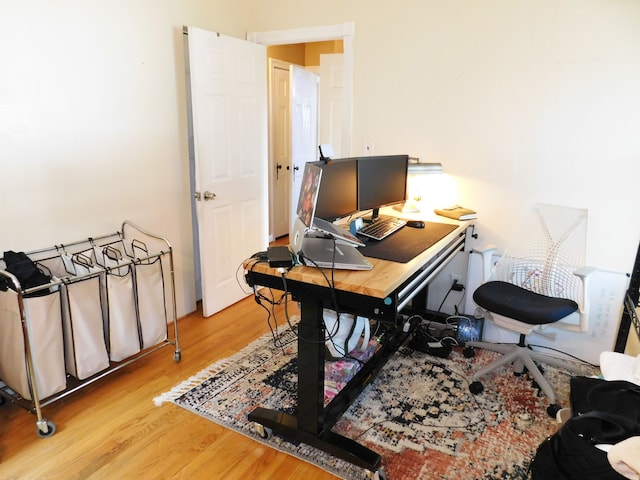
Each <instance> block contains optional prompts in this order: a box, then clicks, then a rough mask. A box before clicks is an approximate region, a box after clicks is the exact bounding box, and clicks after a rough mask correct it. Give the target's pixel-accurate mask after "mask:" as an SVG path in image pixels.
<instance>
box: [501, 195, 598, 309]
mask: <svg viewBox="0 0 640 480" xmlns="http://www.w3.org/2000/svg"><path fill="white" fill-rule="evenodd" d="M587 216H588V215H587V210H585V209H580V208H571V207H562V206H556V205H545V204H536V205H535V206H534V207H533V208H532V209H531V211H530V212H529V213H528V214H527V215H526V216H525V217H524V218H523V220H522V224H521V225H520V228H519V229H518V230H517V232H516V234H515V235H514V237H513V238H512V239H511V241H510V242H509V245H508V247H507V249H506V251H505V252H504V254H503V255H502V257H501V259H500V260H499V261H498V263H497V264H496V265H495V267H494V268H493V271H492V273H491V278H490V279H491V280H501V281H504V282H509V283H513V284H515V285H518V286H520V287H522V288H526V289H527V290H531V291H533V292H536V293H539V294H541V295H546V296H550V297H560V298H569V299H571V300H574V301H576V302H577V303H578V304H579V305H580V304H581V303H582V300H583V299H582V295H583V291H584V289H583V284H582V281H581V280H580V278H579V277H577V276H576V275H574V272H575V271H576V270H577V269H578V268H580V267H583V266H584V264H585V260H586V236H587Z"/></svg>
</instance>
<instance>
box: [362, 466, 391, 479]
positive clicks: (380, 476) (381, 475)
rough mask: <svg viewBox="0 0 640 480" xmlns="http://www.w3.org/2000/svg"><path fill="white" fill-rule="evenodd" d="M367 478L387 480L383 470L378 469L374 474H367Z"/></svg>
mask: <svg viewBox="0 0 640 480" xmlns="http://www.w3.org/2000/svg"><path fill="white" fill-rule="evenodd" d="M367 477H368V478H369V480H387V479H388V477H387V474H386V472H385V471H384V468H380V469H379V470H377V471H375V472H369V474H368V475H367Z"/></svg>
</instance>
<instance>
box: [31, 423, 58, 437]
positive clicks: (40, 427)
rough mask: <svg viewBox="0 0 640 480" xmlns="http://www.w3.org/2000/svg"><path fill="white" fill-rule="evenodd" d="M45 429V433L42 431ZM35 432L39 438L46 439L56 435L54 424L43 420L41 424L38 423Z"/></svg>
mask: <svg viewBox="0 0 640 480" xmlns="http://www.w3.org/2000/svg"><path fill="white" fill-rule="evenodd" d="M45 428H46V431H44V429H45ZM36 430H37V432H38V436H39V437H40V438H48V437H50V436H51V435H53V434H54V433H56V424H55V423H53V422H52V421H51V420H43V421H42V422H38V425H37V429H36Z"/></svg>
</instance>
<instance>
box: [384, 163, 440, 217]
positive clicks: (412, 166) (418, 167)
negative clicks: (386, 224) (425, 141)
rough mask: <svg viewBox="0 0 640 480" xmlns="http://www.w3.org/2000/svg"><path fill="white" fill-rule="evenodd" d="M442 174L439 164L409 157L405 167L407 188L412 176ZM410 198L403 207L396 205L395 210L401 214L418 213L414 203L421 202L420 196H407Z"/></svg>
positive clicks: (418, 209)
mask: <svg viewBox="0 0 640 480" xmlns="http://www.w3.org/2000/svg"><path fill="white" fill-rule="evenodd" d="M442 172H443V168H442V164H441V163H436V162H433V163H429V162H421V161H420V158H418V157H409V165H408V166H407V175H408V179H407V187H408V186H409V183H410V179H411V177H412V176H419V175H433V174H439V173H442ZM407 196H408V197H411V198H410V200H407V201H406V202H405V203H404V204H403V205H398V206H397V207H394V208H396V210H399V211H401V212H403V213H418V212H419V211H420V208H419V207H418V204H417V203H416V202H419V201H420V200H422V195H420V194H415V195H413V196H410V195H407Z"/></svg>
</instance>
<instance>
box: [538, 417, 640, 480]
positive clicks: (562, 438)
mask: <svg viewBox="0 0 640 480" xmlns="http://www.w3.org/2000/svg"><path fill="white" fill-rule="evenodd" d="M636 435H640V424H639V423H638V422H636V421H635V420H633V419H630V418H627V417H623V416H620V415H615V414H611V413H607V412H600V411H594V412H589V413H585V414H584V415H580V416H578V417H572V418H571V419H569V420H568V421H567V423H565V424H564V425H563V426H562V427H561V428H560V429H559V430H558V431H557V432H556V433H554V434H553V435H551V436H550V437H548V438H547V439H546V440H545V441H544V442H542V443H541V444H540V446H539V447H538V450H537V452H536V456H535V458H534V459H533V462H532V463H531V467H530V471H531V478H532V479H533V480H625V479H626V477H625V476H623V475H621V474H620V473H618V472H617V471H616V470H614V469H613V467H612V466H611V464H610V463H609V460H608V459H607V453H606V452H604V451H602V450H600V449H599V448H597V447H596V444H599V443H606V444H615V443H618V442H621V441H622V440H626V439H627V438H630V437H633V436H636Z"/></svg>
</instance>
